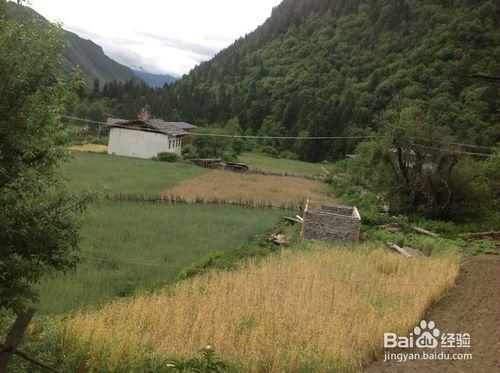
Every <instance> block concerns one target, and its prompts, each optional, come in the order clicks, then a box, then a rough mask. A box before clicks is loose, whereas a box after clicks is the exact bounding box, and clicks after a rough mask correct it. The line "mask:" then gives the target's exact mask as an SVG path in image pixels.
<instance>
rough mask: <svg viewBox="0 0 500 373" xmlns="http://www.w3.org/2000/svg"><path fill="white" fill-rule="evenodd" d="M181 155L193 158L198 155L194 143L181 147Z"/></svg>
mask: <svg viewBox="0 0 500 373" xmlns="http://www.w3.org/2000/svg"><path fill="white" fill-rule="evenodd" d="M182 156H183V157H184V158H186V159H195V158H198V157H199V156H200V155H199V153H198V149H196V148H195V147H194V145H191V144H188V145H186V146H185V147H183V148H182Z"/></svg>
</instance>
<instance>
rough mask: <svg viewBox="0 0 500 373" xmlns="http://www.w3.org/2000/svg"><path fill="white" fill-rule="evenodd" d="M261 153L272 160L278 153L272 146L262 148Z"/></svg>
mask: <svg viewBox="0 0 500 373" xmlns="http://www.w3.org/2000/svg"><path fill="white" fill-rule="evenodd" d="M261 152H262V153H264V154H266V155H268V156H270V157H273V158H276V157H278V151H277V150H276V149H275V148H273V147H272V146H264V147H263V148H262V150H261Z"/></svg>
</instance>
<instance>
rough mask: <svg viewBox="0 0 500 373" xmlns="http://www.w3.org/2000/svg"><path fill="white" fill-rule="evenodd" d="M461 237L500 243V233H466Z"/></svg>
mask: <svg viewBox="0 0 500 373" xmlns="http://www.w3.org/2000/svg"><path fill="white" fill-rule="evenodd" d="M460 237H468V238H492V239H494V240H497V241H500V231H491V232H476V233H464V234H461V235H460Z"/></svg>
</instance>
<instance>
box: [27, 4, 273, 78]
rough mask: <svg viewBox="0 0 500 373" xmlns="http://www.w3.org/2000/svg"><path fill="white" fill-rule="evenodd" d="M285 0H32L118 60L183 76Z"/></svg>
mask: <svg viewBox="0 0 500 373" xmlns="http://www.w3.org/2000/svg"><path fill="white" fill-rule="evenodd" d="M281 1H282V0H163V1H162V0H142V1H130V0H30V1H29V2H30V4H31V7H32V8H34V9H35V10H36V11H37V12H38V13H40V14H41V15H43V16H44V17H45V18H47V19H49V20H51V21H58V22H61V23H62V24H63V28H65V29H66V30H69V31H73V32H75V33H76V34H78V35H79V36H80V37H82V38H85V39H90V40H92V41H93V42H95V43H96V44H99V45H100V46H102V47H103V49H104V52H105V53H106V54H107V55H108V56H109V57H111V58H113V59H114V60H116V61H118V62H120V63H122V64H124V65H127V66H130V67H134V68H141V69H143V70H144V71H147V72H152V73H160V74H161V73H167V74H171V75H175V76H181V75H183V74H186V73H188V72H189V71H190V70H191V69H192V68H193V67H195V66H196V65H198V64H199V63H200V62H202V61H206V60H209V59H210V58H211V57H213V56H214V55H215V54H216V53H217V52H218V51H220V50H221V49H223V48H225V47H228V46H229V45H231V44H232V43H233V42H234V40H236V39H237V38H238V37H240V36H244V35H245V34H247V33H249V32H251V31H253V30H254V29H256V28H257V27H258V26H259V25H261V24H262V23H263V22H264V21H265V20H266V19H267V18H268V17H269V16H270V15H271V11H272V8H273V7H275V6H276V5H278V4H279V3H280V2H281Z"/></svg>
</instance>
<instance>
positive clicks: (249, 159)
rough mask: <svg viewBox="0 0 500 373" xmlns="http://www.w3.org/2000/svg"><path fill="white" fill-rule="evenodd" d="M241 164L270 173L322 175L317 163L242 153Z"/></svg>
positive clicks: (322, 171) (319, 165) (323, 172)
mask: <svg viewBox="0 0 500 373" xmlns="http://www.w3.org/2000/svg"><path fill="white" fill-rule="evenodd" d="M239 160H240V162H242V163H246V164H248V165H249V166H250V168H251V169H260V170H265V171H271V172H286V173H290V174H297V175H309V176H311V175H324V174H325V171H324V170H322V169H321V167H322V165H321V164H319V163H308V162H301V161H295V160H291V159H282V158H272V157H269V156H266V155H263V154H256V153H244V154H242V155H241V156H239Z"/></svg>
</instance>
